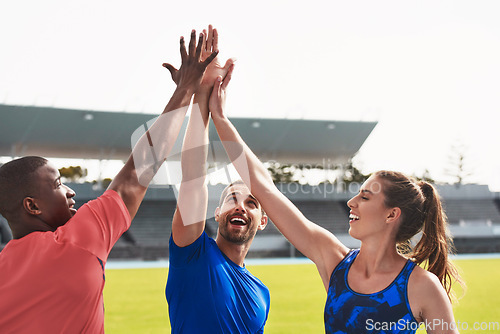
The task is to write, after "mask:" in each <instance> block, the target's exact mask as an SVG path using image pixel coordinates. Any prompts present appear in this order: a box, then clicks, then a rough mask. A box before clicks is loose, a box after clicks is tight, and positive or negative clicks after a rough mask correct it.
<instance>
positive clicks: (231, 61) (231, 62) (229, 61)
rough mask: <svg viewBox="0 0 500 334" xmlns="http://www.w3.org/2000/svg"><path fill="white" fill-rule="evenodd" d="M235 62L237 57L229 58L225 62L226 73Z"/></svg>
mask: <svg viewBox="0 0 500 334" xmlns="http://www.w3.org/2000/svg"><path fill="white" fill-rule="evenodd" d="M235 62H236V58H229V59H228V60H226V64H224V73H227V71H228V70H229V67H231V65H233V64H234V63H235Z"/></svg>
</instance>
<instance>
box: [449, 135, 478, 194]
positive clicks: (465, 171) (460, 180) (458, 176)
mask: <svg viewBox="0 0 500 334" xmlns="http://www.w3.org/2000/svg"><path fill="white" fill-rule="evenodd" d="M466 151H467V147H466V146H465V145H464V144H463V143H461V142H458V143H456V144H455V145H452V147H451V150H450V155H449V156H448V160H449V165H450V167H449V168H447V169H446V174H448V175H450V176H451V177H453V179H454V180H455V182H454V184H455V185H457V186H460V185H461V184H464V183H466V181H467V179H468V178H469V177H470V176H471V175H472V174H473V173H472V172H470V171H469V164H468V162H467V158H466Z"/></svg>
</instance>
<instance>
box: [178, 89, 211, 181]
mask: <svg viewBox="0 0 500 334" xmlns="http://www.w3.org/2000/svg"><path fill="white" fill-rule="evenodd" d="M209 120H210V119H209V112H208V105H207V99H206V98H203V97H202V96H199V95H198V94H195V96H194V100H193V106H192V110H191V116H190V118H189V122H188V125H187V128H186V134H185V136H184V141H183V144H182V154H181V168H182V180H183V182H184V181H185V182H188V181H194V180H199V181H200V182H201V183H203V182H204V180H205V177H206V169H207V168H206V161H207V154H208V144H209V140H208V125H209Z"/></svg>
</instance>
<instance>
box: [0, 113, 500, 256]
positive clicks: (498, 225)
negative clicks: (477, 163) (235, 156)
mask: <svg viewBox="0 0 500 334" xmlns="http://www.w3.org/2000/svg"><path fill="white" fill-rule="evenodd" d="M155 116H156V115H151V114H131V113H116V112H97V111H85V110H70V109H54V108H40V107H21V106H7V105H0V119H1V120H2V122H1V123H0V156H13V157H14V156H22V155H41V156H46V157H49V158H50V157H54V158H82V159H119V160H125V159H126V158H127V157H128V155H129V154H130V150H131V146H132V142H131V134H132V133H133V132H134V131H135V130H136V129H137V128H139V127H140V126H142V125H143V124H146V123H148V121H150V120H151V119H153V118H154V117H155ZM232 121H233V123H234V124H235V126H236V127H237V128H238V130H239V131H240V133H241V135H242V137H243V138H244V139H245V140H246V142H247V143H248V145H249V146H250V147H251V148H252V150H254V152H256V154H257V155H258V156H259V157H260V158H261V159H262V160H263V161H266V160H275V161H278V162H281V163H308V164H321V163H324V162H325V160H328V162H329V163H331V164H342V163H345V162H347V161H348V160H349V159H351V158H352V157H353V156H354V155H355V153H356V152H357V151H358V150H359V148H360V147H361V146H362V144H363V143H364V141H365V140H366V138H367V137H368V135H369V134H370V133H371V131H372V130H373V128H374V127H375V126H376V123H375V122H340V121H310V120H277V119H254V118H235V119H232ZM185 123H186V122H185ZM184 126H185V124H184ZM210 131H211V135H210V139H211V141H213V142H216V141H217V134H216V132H215V129H213V128H212V129H211V130H210ZM181 133H184V129H182V130H181ZM181 142H182V136H179V140H178V142H177V143H176V148H174V151H176V150H177V152H178V151H179V148H180V145H181ZM179 157H180V156H179V155H173V156H172V157H171V158H169V160H176V159H178V158H179ZM225 163H227V162H225ZM69 185H70V186H71V187H72V188H73V189H74V190H75V191H76V193H77V196H76V198H75V199H76V201H77V206H80V205H82V204H83V203H85V202H86V201H88V200H90V199H93V198H96V197H97V196H99V195H100V194H102V192H103V189H100V188H99V187H98V186H95V185H92V184H89V183H84V184H69ZM278 186H279V188H280V190H281V191H282V192H283V193H284V194H285V195H286V196H288V197H289V198H290V199H291V200H292V201H293V202H294V203H295V204H296V205H297V206H298V207H299V209H301V211H302V212H303V213H304V214H305V216H306V217H308V218H309V219H310V220H311V221H313V222H315V223H317V224H319V225H321V226H323V227H325V228H326V229H328V230H330V231H331V232H333V233H335V234H336V235H337V236H338V237H339V239H340V240H341V241H343V242H344V243H345V244H346V245H347V246H349V247H357V246H358V245H359V243H358V242H357V241H356V240H354V239H352V238H351V237H350V236H349V234H348V228H349V226H348V208H347V206H346V202H347V200H348V199H349V198H351V197H352V196H354V194H355V193H356V191H357V190H358V189H355V188H356V187H350V189H347V190H345V189H341V188H335V187H334V186H333V185H331V184H320V185H317V186H311V185H302V184H299V183H289V184H279V185H278ZM223 187H224V186H223V185H220V184H219V185H213V186H209V209H208V216H209V217H208V218H209V219H208V223H207V232H208V233H209V234H211V235H214V234H215V232H216V228H217V226H216V223H215V221H213V219H212V218H211V216H212V213H213V212H214V210H215V207H216V206H217V203H218V200H219V195H220V193H221V191H222V189H223ZM438 189H439V192H440V193H441V195H442V197H443V200H444V205H445V208H446V211H447V214H448V217H449V221H450V232H451V234H452V235H453V236H454V238H455V245H456V247H457V250H458V252H460V253H484V252H500V197H499V194H498V193H491V192H490V191H489V190H488V187H487V186H481V185H462V186H460V187H456V186H453V185H440V186H438ZM175 203H176V197H175V191H174V188H173V187H171V186H157V185H152V186H151V187H150V189H149V190H148V192H147V194H146V198H145V200H144V202H143V204H142V205H141V208H140V209H139V212H138V214H137V216H136V218H135V220H134V222H133V224H132V227H131V229H130V230H129V231H128V232H127V233H126V234H125V235H124V236H123V237H122V238H121V239H120V240H119V242H118V243H117V245H116V246H115V248H114V249H113V251H112V253H111V255H110V257H111V258H128V259H131V258H134V259H147V260H152V259H161V258H166V257H167V256H168V240H169V237H170V231H171V220H172V216H173V212H174V210H175ZM2 226H3V227H2ZM0 228H1V230H0V235H3V236H4V239H3V240H2V239H0V243H2V242H3V243H5V241H6V239H5V235H6V234H7V232H6V230H8V229H6V228H5V223H3V225H2V224H1V222H0ZM2 232H3V233H2ZM251 249H252V251H251V252H250V254H249V256H300V254H298V252H297V251H296V250H295V248H294V247H293V246H291V245H290V244H289V243H288V241H287V240H286V239H285V238H284V237H283V236H282V235H281V234H280V233H279V231H278V230H277V229H276V227H274V225H272V224H269V226H268V227H267V228H266V230H264V231H262V232H259V233H258V234H257V237H256V239H255V240H254V243H253V245H252V248H251Z"/></svg>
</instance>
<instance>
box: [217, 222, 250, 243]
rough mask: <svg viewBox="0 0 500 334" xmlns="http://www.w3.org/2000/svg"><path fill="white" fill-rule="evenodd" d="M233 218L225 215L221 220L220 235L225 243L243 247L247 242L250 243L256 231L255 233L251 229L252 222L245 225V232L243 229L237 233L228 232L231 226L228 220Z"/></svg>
mask: <svg viewBox="0 0 500 334" xmlns="http://www.w3.org/2000/svg"><path fill="white" fill-rule="evenodd" d="M233 217H234V215H233V216H229V215H226V216H224V217H223V219H222V221H223V223H222V224H220V225H219V233H220V235H221V236H222V237H223V238H224V239H226V240H227V241H229V242H232V243H234V244H237V245H243V244H246V243H248V242H249V241H252V240H253V238H254V237H255V234H256V233H257V231H255V232H253V231H252V227H253V224H252V222H250V223H248V224H247V225H245V228H246V230H244V229H243V230H242V231H240V232H239V233H236V232H230V231H229V226H230V225H231V222H230V219H231V218H233Z"/></svg>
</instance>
